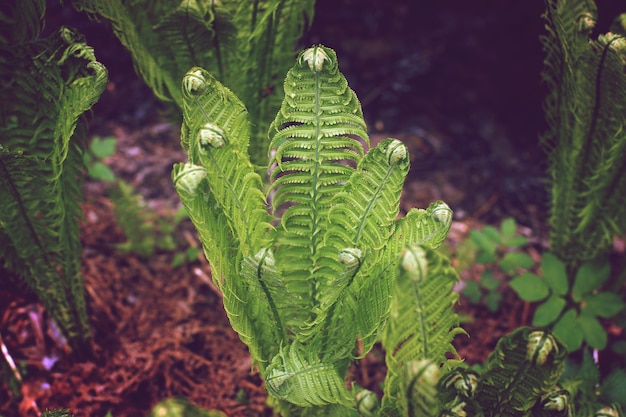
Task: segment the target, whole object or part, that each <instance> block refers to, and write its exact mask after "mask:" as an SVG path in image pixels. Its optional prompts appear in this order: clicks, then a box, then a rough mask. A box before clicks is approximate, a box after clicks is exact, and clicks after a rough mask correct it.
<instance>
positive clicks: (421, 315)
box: [412, 282, 429, 359]
mask: <svg viewBox="0 0 626 417" xmlns="http://www.w3.org/2000/svg"><path fill="white" fill-rule="evenodd" d="M412 284H413V294H414V295H415V300H416V302H417V315H418V316H419V319H420V332H421V333H422V337H421V339H420V340H421V341H422V349H423V352H424V358H423V359H426V358H428V357H429V356H428V354H429V352H428V332H427V331H426V323H425V321H424V309H423V308H422V299H421V298H420V295H419V288H418V286H417V284H418V283H417V282H412Z"/></svg>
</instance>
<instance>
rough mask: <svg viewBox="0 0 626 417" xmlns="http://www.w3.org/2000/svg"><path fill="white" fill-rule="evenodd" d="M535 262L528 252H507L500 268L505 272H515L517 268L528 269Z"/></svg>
mask: <svg viewBox="0 0 626 417" xmlns="http://www.w3.org/2000/svg"><path fill="white" fill-rule="evenodd" d="M534 264H535V262H534V261H533V258H531V257H530V256H528V254H526V253H523V252H507V253H506V254H505V255H504V256H503V257H502V260H501V261H500V268H502V270H503V271H504V272H507V273H513V272H515V270H516V269H517V268H523V269H528V268H530V267H531V266H533V265H534Z"/></svg>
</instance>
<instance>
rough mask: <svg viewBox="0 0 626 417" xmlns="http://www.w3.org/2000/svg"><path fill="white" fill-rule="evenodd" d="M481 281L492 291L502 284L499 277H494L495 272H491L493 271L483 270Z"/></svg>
mask: <svg viewBox="0 0 626 417" xmlns="http://www.w3.org/2000/svg"><path fill="white" fill-rule="evenodd" d="M480 283H481V284H482V286H483V287H485V288H486V289H488V290H490V291H493V290H495V289H496V288H498V287H499V286H500V284H501V282H500V280H499V279H497V278H494V276H493V272H491V271H485V272H483V274H482V276H481V278H480Z"/></svg>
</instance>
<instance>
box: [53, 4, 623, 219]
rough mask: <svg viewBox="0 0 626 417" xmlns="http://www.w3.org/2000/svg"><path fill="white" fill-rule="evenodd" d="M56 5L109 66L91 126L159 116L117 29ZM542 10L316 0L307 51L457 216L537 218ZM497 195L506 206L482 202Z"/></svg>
mask: <svg viewBox="0 0 626 417" xmlns="http://www.w3.org/2000/svg"><path fill="white" fill-rule="evenodd" d="M49 3H50V4H49V13H48V15H49V17H48V23H47V24H48V26H47V27H48V28H49V29H50V30H53V29H56V28H57V27H58V26H59V25H61V24H70V25H73V26H76V27H77V28H78V29H79V30H80V31H81V32H83V33H85V35H86V37H87V41H88V42H89V44H90V45H93V46H94V48H95V51H96V56H97V57H98V60H100V61H101V62H102V63H103V64H104V65H105V66H106V67H107V68H108V70H109V76H110V83H109V88H108V91H106V92H105V93H104V94H103V96H102V98H101V100H100V101H99V102H98V103H97V104H96V105H95V106H94V123H93V127H92V131H93V132H95V133H100V134H106V122H107V120H115V121H116V122H117V123H122V124H124V125H126V126H128V127H129V128H140V127H141V126H145V125H146V124H147V123H148V122H149V121H151V120H153V119H154V118H155V117H159V112H162V111H163V110H164V109H165V107H164V106H163V104H162V103H159V102H158V101H157V100H156V99H155V98H154V96H153V95H152V92H151V90H150V89H149V88H148V87H146V86H145V85H143V82H142V81H140V80H139V79H138V78H137V76H136V75H135V73H134V70H133V67H132V62H131V59H130V56H129V54H128V52H127V51H126V50H125V49H124V48H123V47H122V46H121V45H120V43H119V41H118V40H117V39H116V38H115V36H114V35H113V34H112V32H111V30H110V28H109V26H108V25H107V24H104V23H103V22H94V21H91V20H89V19H87V18H86V17H85V16H84V15H82V14H79V13H77V12H75V11H73V9H72V8H71V7H69V6H68V5H66V6H64V7H62V6H60V5H59V4H58V3H57V2H56V1H53V0H50V2H49ZM596 3H597V5H598V9H599V21H598V25H597V28H598V31H602V32H604V31H606V30H607V28H608V26H609V25H610V23H611V21H612V20H613V17H614V16H616V15H617V14H618V13H619V12H621V11H626V2H624V1H617V0H599V1H597V2H596ZM543 11H544V2H543V1H541V0H532V1H531V0H525V1H520V0H498V1H493V0H473V1H470V0H449V1H438V2H435V1H422V0H401V1H400V0H397V1H386V2H381V1H375V0H317V3H316V15H315V18H314V20H313V24H312V26H311V28H310V29H309V31H308V32H307V33H306V34H305V36H304V37H303V39H302V41H301V43H300V47H301V48H305V47H308V46H310V45H311V44H317V43H322V44H324V45H325V46H328V47H331V48H333V49H334V50H335V51H336V52H337V55H338V59H339V65H340V69H341V71H342V72H343V73H344V74H345V75H346V77H347V78H348V81H349V83H350V86H351V87H352V88H353V89H354V90H355V91H356V93H357V95H358V97H359V99H360V100H361V102H362V105H363V110H364V114H365V118H366V120H367V122H368V126H369V127H370V130H371V131H372V132H373V133H376V132H379V133H380V134H381V135H384V136H387V135H388V136H399V137H400V138H401V139H402V140H405V141H418V142H419V144H417V145H415V146H409V148H410V149H411V152H412V169H411V174H410V175H411V176H412V177H414V178H425V179H428V178H429V174H431V173H433V172H435V171H438V170H447V169H454V170H455V174H456V175H450V178H451V179H450V180H451V181H455V182H456V186H457V188H459V189H462V190H463V191H464V195H463V196H458V197H456V196H450V195H443V196H441V198H444V199H446V201H451V203H453V204H455V205H456V207H454V208H455V211H457V212H458V213H467V214H468V215H472V213H476V212H482V211H485V212H486V214H483V215H484V220H486V221H491V222H494V221H497V220H498V219H500V218H502V217H505V216H508V215H514V216H516V217H517V218H518V220H520V221H521V222H522V223H524V222H526V224H529V223H530V221H527V219H525V218H524V217H525V216H524V213H525V212H526V211H528V210H527V209H526V207H528V206H529V205H531V206H532V207H533V210H535V211H536V212H537V213H540V214H539V217H541V216H542V215H543V216H544V217H545V214H546V213H547V204H546V203H547V200H548V197H547V192H546V187H545V181H544V175H545V174H544V173H545V169H546V161H545V155H544V152H543V151H542V150H541V149H540V147H539V145H538V137H539V135H540V133H541V132H542V131H543V130H544V122H543V114H542V107H541V106H542V100H543V97H544V95H545V93H546V91H545V90H544V86H543V85H542V82H541V69H542V60H543V52H542V46H541V43H540V41H539V36H540V35H541V34H542V33H543V31H544V29H543V21H542V19H541V14H542V13H543ZM402 135H404V136H402ZM415 149H417V151H416V150H415ZM494 196H496V197H495V198H497V200H498V201H500V202H501V203H499V204H498V205H497V206H496V207H489V208H488V210H484V209H481V207H484V206H485V204H486V202H487V201H489V200H490V199H493V198H494ZM459 209H460V210H459ZM542 213H543V214H542ZM535 216H536V214H535ZM540 220H541V219H540Z"/></svg>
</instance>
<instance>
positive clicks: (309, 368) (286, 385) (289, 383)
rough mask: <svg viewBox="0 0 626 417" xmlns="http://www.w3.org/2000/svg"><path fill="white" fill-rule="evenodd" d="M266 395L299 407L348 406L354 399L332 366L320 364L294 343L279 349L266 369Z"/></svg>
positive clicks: (302, 347) (308, 352) (303, 348)
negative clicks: (267, 392)
mask: <svg viewBox="0 0 626 417" xmlns="http://www.w3.org/2000/svg"><path fill="white" fill-rule="evenodd" d="M267 371H268V372H267V377H266V378H265V382H266V384H267V385H266V387H267V390H268V391H269V393H270V394H271V395H272V396H274V397H276V398H278V399H282V400H287V401H289V402H290V403H292V404H295V405H298V406H301V407H310V406H316V405H317V406H321V405H326V404H339V405H344V406H351V405H352V403H353V401H354V399H353V398H352V396H351V395H350V393H349V392H348V390H347V389H346V386H345V382H344V379H343V377H342V376H341V375H340V374H339V373H338V372H337V369H335V367H334V366H333V365H332V364H327V363H324V362H321V361H320V360H319V359H317V358H316V357H315V355H311V350H310V349H307V348H306V347H305V346H302V345H300V344H298V343H293V344H291V345H289V346H288V347H286V348H281V350H280V352H279V354H278V355H276V356H275V357H274V359H273V360H272V363H271V364H270V365H269V367H268V369H267Z"/></svg>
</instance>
